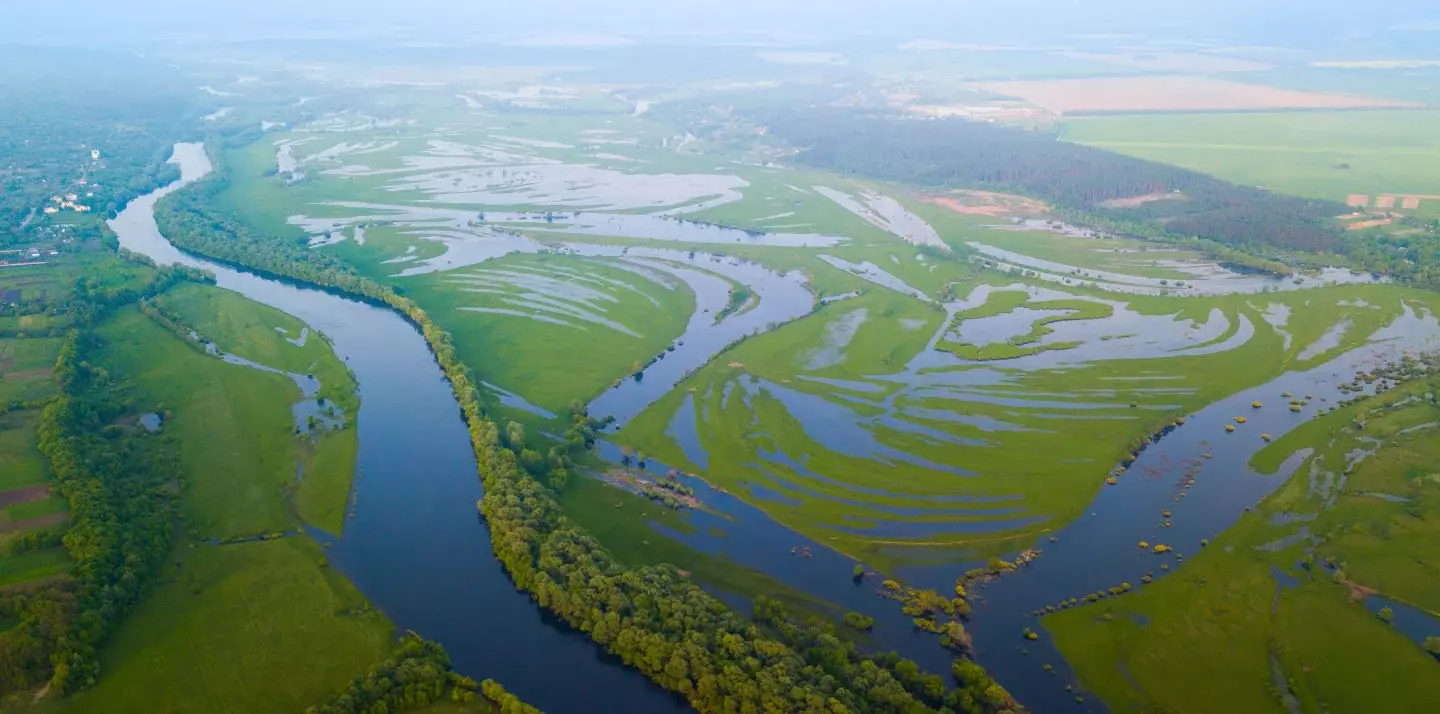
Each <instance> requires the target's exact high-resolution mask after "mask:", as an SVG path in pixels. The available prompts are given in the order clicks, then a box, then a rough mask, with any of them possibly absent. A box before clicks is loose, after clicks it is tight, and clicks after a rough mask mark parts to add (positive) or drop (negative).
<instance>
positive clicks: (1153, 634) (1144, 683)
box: [1044, 383, 1440, 713]
mask: <svg viewBox="0 0 1440 714" xmlns="http://www.w3.org/2000/svg"><path fill="white" fill-rule="evenodd" d="M1434 389H1435V385H1434V384H1433V383H1432V384H1426V383H1416V384H1412V385H1407V386H1406V387H1404V388H1402V389H1400V390H1396V391H1393V392H1390V393H1387V394H1385V395H1383V396H1380V397H1376V398H1372V399H1369V400H1366V401H1363V402H1361V403H1359V404H1357V405H1352V406H1349V407H1346V408H1343V409H1341V410H1340V411H1339V412H1336V413H1333V414H1329V415H1326V416H1323V417H1321V418H1319V419H1316V420H1314V421H1312V422H1309V423H1307V424H1306V425H1304V426H1303V427H1301V428H1299V429H1296V430H1295V431H1292V432H1290V433H1289V434H1287V435H1286V436H1284V437H1282V438H1281V439H1279V440H1277V441H1276V442H1275V443H1273V444H1270V445H1269V446H1267V447H1266V448H1265V449H1264V450H1262V451H1261V452H1260V453H1259V454H1257V456H1256V457H1255V459H1254V464H1255V465H1256V466H1257V468H1260V469H1261V470H1266V469H1270V468H1273V467H1275V466H1276V465H1278V463H1279V461H1281V460H1283V459H1284V458H1285V457H1288V456H1289V455H1290V454H1292V453H1295V452H1296V451H1297V450H1298V449H1300V448H1302V447H1309V448H1313V449H1314V450H1315V452H1314V454H1312V456H1311V457H1310V458H1309V459H1307V463H1306V464H1305V465H1303V466H1302V467H1301V468H1300V469H1299V470H1298V471H1297V472H1296V475H1295V476H1293V477H1292V478H1291V479H1290V480H1289V481H1288V482H1287V483H1286V484H1285V485H1284V486H1282V487H1281V488H1280V489H1279V490H1277V491H1276V492H1275V493H1274V494H1272V495H1271V496H1270V497H1268V498H1267V499H1266V500H1265V501H1264V502H1262V503H1261V504H1260V507H1259V508H1258V509H1256V511H1255V512H1252V513H1247V514H1245V515H1244V516H1242V518H1241V519H1240V521H1239V523H1237V524H1236V525H1235V526H1234V527H1233V528H1231V529H1230V530H1229V531H1226V532H1225V533H1224V534H1222V535H1221V536H1220V537H1218V538H1216V539H1215V540H1214V541H1213V542H1212V543H1211V545H1210V546H1209V547H1208V548H1206V549H1205V550H1204V551H1202V552H1201V553H1200V554H1199V556H1197V557H1195V558H1193V559H1191V560H1190V561H1188V562H1187V563H1186V564H1185V565H1184V567H1183V568H1182V569H1181V570H1180V571H1179V572H1177V573H1175V574H1174V575H1171V576H1169V577H1166V578H1162V579H1160V580H1158V581H1157V582H1155V583H1154V584H1151V585H1146V586H1143V587H1142V588H1140V589H1139V590H1137V591H1136V592H1134V593H1132V594H1128V595H1124V596H1122V597H1119V598H1113V599H1110V600H1107V601H1103V602H1102V603H1099V604H1096V605H1089V606H1084V607H1080V608H1077V609H1074V610H1068V611H1063V612H1060V613H1057V614H1054V615H1050V616H1047V617H1046V618H1045V621H1044V622H1045V626H1046V627H1047V628H1048V629H1049V630H1050V631H1051V632H1052V633H1054V635H1055V637H1056V642H1057V644H1058V646H1059V647H1060V650H1061V653H1062V654H1064V655H1065V656H1066V658H1067V659H1068V660H1069V661H1070V663H1071V664H1072V665H1073V666H1074V667H1075V669H1076V671H1077V673H1078V674H1079V676H1080V678H1081V679H1082V681H1083V682H1084V683H1085V685H1086V686H1087V687H1088V688H1090V689H1092V690H1093V691H1095V692H1097V693H1098V694H1099V695H1100V696H1101V697H1102V698H1104V699H1105V700H1106V702H1107V703H1108V704H1109V705H1110V707H1111V708H1112V710H1114V711H1167V712H1177V713H1181V712H1212V711H1244V712H1277V713H1278V712H1284V711H1285V708H1284V706H1283V705H1282V704H1281V702H1280V700H1279V699H1278V697H1277V693H1276V690H1275V688H1274V686H1273V682H1272V679H1271V655H1272V653H1273V655H1274V657H1275V660H1276V662H1277V666H1278V667H1279V668H1280V670H1281V671H1282V672H1283V675H1284V677H1285V679H1286V680H1287V681H1288V682H1289V688H1290V689H1291V690H1293V692H1294V694H1295V696H1296V697H1297V699H1298V700H1299V702H1300V703H1301V705H1302V708H1303V710H1304V711H1323V710H1328V711H1423V710H1426V709H1427V708H1428V706H1429V703H1431V702H1434V701H1437V697H1440V678H1437V677H1435V674H1434V673H1435V666H1436V665H1435V662H1434V659H1433V658H1432V657H1431V656H1430V655H1429V654H1427V653H1425V652H1423V651H1422V650H1421V649H1420V648H1419V647H1417V646H1416V645H1415V643H1414V642H1412V641H1411V640H1409V639H1407V638H1405V637H1404V636H1403V635H1401V634H1400V633H1398V632H1396V631H1395V630H1394V629H1392V628H1391V627H1390V626H1388V625H1386V624H1385V623H1383V622H1381V621H1380V620H1379V619H1378V618H1376V617H1375V616H1374V615H1372V614H1371V613H1370V612H1369V611H1368V610H1366V609H1365V608H1364V607H1362V606H1361V605H1360V604H1358V603H1355V602H1352V601H1351V599H1350V596H1349V591H1348V588H1347V587H1345V586H1344V585H1342V584H1339V583H1337V582H1334V581H1333V579H1332V577H1331V576H1330V574H1329V573H1327V572H1326V571H1325V570H1323V569H1322V568H1320V567H1319V565H1318V563H1319V562H1320V561H1323V560H1326V559H1333V560H1334V561H1335V562H1336V563H1340V564H1341V565H1340V567H1341V569H1342V570H1343V572H1344V573H1345V575H1344V577H1345V578H1347V579H1348V580H1349V581H1352V582H1355V583H1359V584H1361V585H1365V586H1368V587H1371V588H1375V589H1377V590H1379V591H1381V592H1383V593H1385V594H1386V595H1387V596H1389V597H1391V598H1392V599H1395V600H1399V601H1402V602H1408V603H1411V604H1413V605H1415V606H1417V607H1421V608H1423V609H1428V610H1429V611H1431V612H1437V613H1440V587H1437V585H1436V583H1437V579H1436V578H1435V570H1434V568H1435V563H1434V555H1433V553H1434V548H1433V544H1434V542H1435V540H1436V538H1440V532H1437V530H1436V528H1437V527H1436V525H1435V523H1437V522H1440V521H1437V519H1436V518H1435V514H1436V513H1437V511H1440V483H1436V482H1435V481H1432V480H1427V479H1424V478H1421V479H1418V480H1417V479H1416V478H1415V472H1416V470H1417V469H1420V470H1421V471H1422V472H1428V468H1427V466H1426V465H1427V464H1433V463H1435V459H1436V457H1437V456H1440V454H1437V449H1440V442H1437V441H1436V440H1435V439H1434V435H1433V434H1427V433H1425V432H1423V431H1422V432H1412V433H1409V434H1405V433H1402V432H1403V430H1404V429H1406V428H1409V427H1413V426H1416V425H1417V424H1421V423H1426V422H1429V421H1432V420H1434V419H1435V418H1436V417H1440V409H1437V407H1436V406H1435V405H1434V404H1432V403H1430V402H1429V401H1428V400H1426V399H1423V395H1424V394H1425V393H1427V392H1432V391H1433V390H1434ZM1412 396H1422V399H1421V400H1419V401H1418V402H1416V401H1411V402H1410V403H1408V404H1402V401H1403V400H1405V399H1406V398H1407V397H1412ZM1357 418H1360V419H1364V420H1365V421H1366V422H1367V423H1366V425H1365V427H1364V428H1363V429H1361V428H1358V427H1357V426H1356V420H1357ZM1364 437H1369V438H1378V439H1381V440H1383V441H1384V445H1383V446H1382V447H1381V448H1380V449H1379V451H1378V452H1377V453H1376V454H1375V455H1374V456H1372V457H1370V458H1368V459H1366V460H1365V461H1363V462H1361V463H1360V464H1359V465H1358V467H1357V468H1356V469H1355V472H1354V473H1353V474H1352V475H1351V476H1350V480H1349V483H1348V484H1347V485H1346V487H1345V488H1344V489H1343V490H1341V491H1339V492H1338V494H1337V495H1336V496H1335V499H1336V500H1335V505H1334V507H1333V508H1328V509H1327V508H1325V502H1326V499H1327V495H1326V494H1324V493H1315V492H1312V491H1311V489H1310V486H1309V473H1310V470H1309V469H1310V466H1311V464H1312V463H1313V464H1314V466H1315V467H1316V468H1319V469H1322V470H1328V471H1332V472H1335V471H1339V470H1343V469H1344V468H1345V465H1346V455H1347V454H1348V453H1350V451H1351V450H1353V449H1356V448H1362V449H1363V448H1368V447H1369V446H1370V444H1369V443H1367V442H1364V441H1362V440H1361V439H1362V438H1364ZM1364 491H1380V492H1387V493H1392V494H1399V495H1403V496H1405V497H1406V499H1407V501H1406V502H1404V503H1392V502H1389V501H1385V500H1382V499H1378V498H1374V497H1369V496H1364V495H1362V492H1364ZM1278 513H1296V514H1303V513H1315V514H1317V517H1316V518H1315V520H1313V521H1311V522H1310V523H1308V524H1304V525H1306V526H1308V527H1309V528H1310V530H1311V531H1312V532H1313V534H1314V535H1315V536H1316V537H1318V539H1319V545H1318V546H1316V547H1315V552H1314V557H1315V559H1316V563H1317V564H1316V565H1312V566H1309V567H1308V568H1307V567H1302V566H1297V565H1296V561H1297V560H1299V559H1300V558H1301V556H1302V555H1303V548H1304V544H1303V543H1302V544H1296V545H1294V546H1292V547H1289V548H1286V549H1283V550H1281V551H1278V552H1266V551H1259V550H1256V549H1255V546H1258V545H1262V544H1266V543H1270V542H1274V541H1276V540H1278V539H1280V538H1282V537H1284V536H1288V535H1292V534H1294V533H1295V532H1297V531H1299V529H1300V528H1301V525H1302V524H1298V523H1291V524H1289V525H1271V517H1272V516H1273V515H1274V514H1278ZM1272 568H1277V569H1279V570H1281V571H1284V572H1286V573H1288V574H1289V575H1290V576H1292V577H1295V578H1297V579H1298V581H1299V585H1298V587H1286V588H1279V589H1277V585H1276V581H1275V578H1274V577H1273V576H1272V575H1271V569H1272ZM1138 618H1144V619H1143V620H1140V619H1138ZM1141 621H1144V622H1146V623H1147V624H1144V625H1141V624H1139V623H1140V622H1141Z"/></svg>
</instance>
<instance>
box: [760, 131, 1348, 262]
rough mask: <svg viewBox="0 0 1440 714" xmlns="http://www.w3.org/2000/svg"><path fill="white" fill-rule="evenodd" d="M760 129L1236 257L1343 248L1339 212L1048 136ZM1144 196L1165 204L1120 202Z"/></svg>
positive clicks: (825, 159)
mask: <svg viewBox="0 0 1440 714" xmlns="http://www.w3.org/2000/svg"><path fill="white" fill-rule="evenodd" d="M752 119H753V120H754V121H756V122H758V123H760V124H763V125H764V126H766V127H768V128H769V131H770V132H771V133H772V134H773V135H774V136H776V137H778V138H780V139H782V140H784V141H786V142H788V143H789V144H791V145H793V146H796V147H799V153H798V154H797V155H795V156H794V157H793V159H792V160H793V161H795V162H797V163H800V164H804V165H806V166H812V167H816V168H821V169H826V170H831V171H838V172H841V173H849V174H853V175H859V176H866V177H871V178H879V179H885V180H892V181H901V182H907V183H916V184H920V185H924V186H934V187H944V188H987V189H999V190H1008V191H1016V192H1019V193H1024V194H1026V195H1030V196H1035V197H1037V198H1041V199H1044V200H1046V201H1048V202H1051V203H1053V204H1055V205H1057V206H1060V207H1063V208H1070V209H1077V210H1083V211H1086V212H1089V213H1093V214H1097V215H1099V216H1103V217H1106V218H1110V219H1113V220H1117V221H1127V222H1133V223H1140V224H1146V225H1149V226H1153V227H1155V228H1158V229H1160V230H1162V231H1163V232H1164V234H1166V235H1168V236H1177V237H1187V238H1189V237H1199V238H1208V239H1211V240H1215V241H1219V242H1221V243H1224V244H1228V245H1234V246H1245V247H1248V248H1256V249H1263V248H1276V249H1281V250H1297V251H1305V252H1311V253H1317V252H1335V251H1337V250H1339V249H1340V248H1341V244H1342V238H1343V233H1342V232H1341V231H1340V229H1339V228H1337V227H1336V226H1334V225H1332V223H1333V221H1332V219H1334V218H1335V217H1336V216H1339V215H1340V214H1342V213H1345V212H1346V209H1345V207H1344V206H1342V205H1340V204H1337V203H1333V202H1330V201H1321V200H1315V199H1306V198H1298V197H1293V196H1285V195H1281V194H1275V193H1271V192H1269V191H1264V190H1261V189H1256V188H1250V187H1245V186H1237V185H1235V184H1232V183H1228V182H1225V181H1222V180H1220V179H1217V178H1214V177H1211V176H1207V175H1205V174H1201V173H1197V172H1195V171H1190V170H1188V169H1182V168H1178V167H1175V166H1167V165H1164V164H1157V163H1153V162H1149V161H1144V160H1141V159H1136V158H1131V157H1129V156H1123V155H1120V154H1116V153H1112V152H1109V151H1104V150H1102V149H1096V148H1092V147H1088V146H1081V145H1079V144H1070V143H1066V142H1062V141H1057V140H1056V138H1055V137H1054V136H1053V135H1051V134H1047V133H1041V132H1036V131H1027V130H1023V129H1016V128H1010V127H1002V126H997V125H993V124H985V123H979V122H971V121H964V120H959V119H947V120H936V121H917V120H905V119H900V118H896V117H888V116H877V115H870V114H865V113H861V112H857V111H853V110H843V109H809V110H801V111H779V112H768V113H763V114H756V115H754V116H753V117H752ZM1176 192H1178V193H1176ZM1139 197H1152V198H1154V199H1158V200H1147V201H1144V202H1139V201H1133V202H1128V203H1125V204H1124V205H1123V206H1122V205H1120V204H1117V203H1115V202H1117V201H1120V200H1123V199H1136V198H1139ZM1132 204H1133V205H1132Z"/></svg>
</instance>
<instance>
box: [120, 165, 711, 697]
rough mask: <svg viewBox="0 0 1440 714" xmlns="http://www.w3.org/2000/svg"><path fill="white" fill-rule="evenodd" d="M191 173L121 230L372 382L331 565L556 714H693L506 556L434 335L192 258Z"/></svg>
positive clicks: (142, 248)
mask: <svg viewBox="0 0 1440 714" xmlns="http://www.w3.org/2000/svg"><path fill="white" fill-rule="evenodd" d="M172 161H173V162H174V163H177V164H179V165H180V168H181V179H180V180H179V181H176V182H175V183H172V184H170V185H169V186H165V187H163V188H160V189H158V190H156V191H155V192H153V193H151V194H148V195H146V196H143V197H141V198H138V199H136V200H134V201H132V202H131V203H130V204H129V206H128V207H127V208H126V209H125V210H124V211H123V212H122V213H121V214H120V215H119V216H117V217H116V218H115V219H114V220H113V221H111V222H110V226H111V227H112V228H113V229H114V230H115V233H116V234H117V235H118V236H119V239H120V244H121V245H122V246H124V247H125V248H128V249H129V250H132V251H135V252H137V253H142V254H144V255H147V256H149V257H150V258H152V259H153V260H155V262H156V263H158V264H161V265H168V264H171V263H179V264H182V265H188V266H191V267H195V268H200V269H204V270H208V271H210V272H212V273H214V274H215V277H216V280H217V282H218V284H219V285H220V287H223V288H226V289H229V290H234V291H236V292H238V293H241V294H242V295H245V296H246V297H248V298H250V299H252V300H255V301H256V302H260V303H264V304H266V305H270V306H272V307H275V308H278V309H280V310H282V311H284V312H286V313H289V314H291V315H293V316H295V317H297V318H299V319H300V320H302V321H304V322H305V323H307V324H308V325H309V326H310V327H311V328H313V329H317V330H319V331H321V332H323V333H324V334H326V335H327V336H329V337H330V339H331V341H332V343H333V345H334V349H335V353H336V355H338V356H339V357H340V358H341V359H343V360H345V362H346V364H348V365H349V366H350V368H351V370H353V371H354V373H355V377H356V379H357V381H358V382H359V384H360V392H361V397H362V399H361V404H360V412H359V415H358V419H359V422H358V428H359V436H360V453H359V462H358V473H357V478H356V482H355V492H356V499H357V506H356V509H355V516H354V518H353V519H352V520H349V521H347V523H346V528H345V534H344V537H343V538H341V539H339V540H338V541H336V542H335V543H334V544H333V548H332V550H331V551H330V559H331V561H332V562H333V563H335V565H336V566H337V567H339V568H340V569H341V571H342V572H344V573H345V574H346V575H348V576H349V577H350V578H351V580H353V581H354V582H355V584H356V586H358V587H359V588H360V590H361V591H362V592H364V594H365V596H366V597H367V598H368V599H369V600H370V602H371V603H372V604H373V605H375V606H376V607H378V608H379V609H380V610H382V611H383V612H385V614H386V615H388V616H389V617H390V619H391V620H392V621H394V623H395V624H396V626H398V627H400V628H402V629H410V630H414V631H416V632H418V633H420V634H421V635H423V636H425V637H428V638H431V639H434V640H436V641H438V642H440V643H441V644H443V645H444V646H445V648H446V650H448V651H449V653H450V656H451V659H452V660H453V661H454V663H455V666H456V669H457V670H458V671H460V672H461V673H463V674H465V675H467V676H472V677H475V678H477V679H482V678H487V677H488V678H494V679H496V680H497V681H500V682H502V683H503V684H504V685H505V686H506V687H507V688H508V689H510V690H511V691H512V692H514V693H515V694H516V695H517V696H519V697H521V698H522V699H524V700H526V701H528V702H530V703H532V704H534V705H536V706H538V707H540V708H541V709H543V710H545V711H549V712H552V713H559V712H587V713H588V712H616V713H617V714H618V713H622V712H623V713H625V714H629V713H632V712H680V711H688V707H686V706H685V705H684V704H683V703H682V702H681V701H680V700H679V699H678V698H676V697H674V696H672V695H671V694H670V693H668V692H665V691H664V690H662V689H660V688H659V687H658V686H656V685H654V684H652V683H651V682H650V681H649V680H647V679H646V678H645V677H644V676H643V675H642V674H640V672H638V671H637V670H634V669H630V668H628V667H625V666H624V665H622V664H621V663H620V662H619V661H618V660H617V659H615V658H612V657H609V656H607V655H605V654H604V653H603V652H602V651H601V650H600V649H599V648H598V647H596V646H595V645H594V644H593V643H592V642H590V640H589V638H588V637H587V636H585V635H584V634H583V633H579V632H576V631H573V630H570V629H569V628H567V627H565V626H564V625H563V624H560V623H557V622H555V621H553V620H552V619H551V618H549V617H547V616H545V615H544V614H543V612H542V611H541V610H540V608H538V607H537V606H535V605H534V604H533V603H532V602H531V601H530V598H529V597H528V596H527V595H525V594H523V593H520V592H518V591H517V590H516V589H515V587H514V585H513V584H512V583H511V582H510V580H509V578H508V576H506V574H505V573H504V571H503V570H502V568H501V566H500V564H499V563H498V562H496V561H495V560H494V557H493V554H492V550H491V547H490V535H489V532H488V531H487V530H486V528H485V526H484V524H483V523H481V522H480V520H479V517H478V515H477V513H476V509H475V502H476V500H477V499H479V498H480V495H481V488H480V481H479V476H478V471H477V468H476V462H475V455H474V452H473V451H471V447H470V439H469V434H468V432H467V430H466V427H465V424H464V422H463V420H462V419H461V416H460V408H459V405H458V404H457V403H456V401H455V398H454V396H453V394H452V393H451V390H450V386H449V384H448V383H447V382H446V381H445V379H444V376H443V374H442V372H441V370H440V366H439V365H438V364H437V363H436V361H435V358H434V356H433V355H432V354H431V353H430V349H429V346H428V345H427V344H426V343H425V340H424V338H423V337H422V336H421V335H420V333H419V332H418V331H416V330H415V328H414V327H412V326H411V325H410V324H409V323H407V322H405V321H404V320H403V319H402V318H401V317H400V316H399V315H398V314H396V313H394V312H392V311H390V310H386V309H382V308H377V307H373V306H371V305H367V304H364V303H360V302H357V301H354V300H348V299H345V298H342V297H338V296H336V295H333V294H330V293H327V292H323V291H320V290H312V289H306V288H301V287H296V286H294V285H290V284H286V283H281V282H278V281H275V280H268V279H265V278H261V277H258V276H256V275H253V274H250V273H246V272H242V271H237V270H233V269H230V268H227V267H224V266H220V265H216V264H214V263H211V262H208V261H204V260H198V259H196V258H193V257H191V256H189V255H186V254H184V253H181V252H180V251H179V250H177V249H176V248H175V247H174V246H172V245H171V244H170V243H169V241H167V240H165V238H164V237H163V236H161V235H160V231H159V229H158V228H156V225H155V217H154V208H155V203H156V201H158V200H159V199H160V198H162V197H164V196H165V195H167V194H170V193H172V192H174V191H176V190H178V189H180V188H181V187H183V186H185V185H186V184H189V183H191V182H194V181H196V180H198V179H200V178H201V177H203V176H205V175H206V174H208V173H209V172H210V170H211V165H210V160H209V158H208V157H207V156H206V155H205V150H204V147H203V146H201V145H200V144H177V145H176V147H175V156H174V158H173V159H172Z"/></svg>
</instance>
